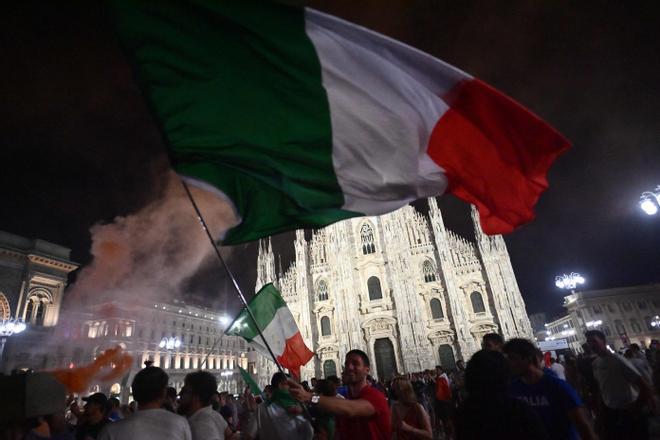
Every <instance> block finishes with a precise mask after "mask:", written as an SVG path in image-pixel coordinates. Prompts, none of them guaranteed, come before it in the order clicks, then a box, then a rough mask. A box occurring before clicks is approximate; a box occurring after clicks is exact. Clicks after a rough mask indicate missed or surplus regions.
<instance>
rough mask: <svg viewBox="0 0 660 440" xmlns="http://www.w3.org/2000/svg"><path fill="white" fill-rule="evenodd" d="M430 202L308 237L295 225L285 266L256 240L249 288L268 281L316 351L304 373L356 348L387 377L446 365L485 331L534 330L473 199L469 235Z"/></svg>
mask: <svg viewBox="0 0 660 440" xmlns="http://www.w3.org/2000/svg"><path fill="white" fill-rule="evenodd" d="M428 204H429V212H428V215H423V214H421V213H420V212H418V211H417V210H416V209H415V208H414V207H412V206H410V205H408V206H406V207H404V208H401V209H399V210H398V211H395V212H392V213H390V214H386V215H383V216H379V217H358V218H354V219H349V220H346V221H343V222H339V223H335V224H333V225H330V226H328V227H326V228H323V229H320V230H318V231H315V232H314V233H313V235H312V237H311V239H306V238H305V233H304V231H302V230H299V231H296V239H295V243H294V247H295V260H294V261H293V262H292V264H291V265H290V267H288V269H286V270H285V271H284V272H279V273H278V271H276V264H275V260H276V255H275V253H274V252H273V249H272V245H271V243H270V241H269V242H267V243H265V242H262V243H260V249H259V256H258V260H257V265H258V268H257V286H256V288H257V289H259V288H260V287H261V286H263V285H264V284H266V283H268V282H273V283H275V285H276V286H277V287H278V288H279V289H280V291H281V292H282V295H283V297H284V299H285V300H286V302H287V304H288V306H289V308H290V309H291V312H292V313H293V316H294V317H295V319H296V322H297V323H298V326H299V328H300V331H301V333H302V335H303V338H304V339H305V342H306V344H307V345H308V346H309V347H310V348H311V349H312V351H314V353H315V356H314V358H313V359H312V361H310V362H309V363H308V364H307V366H306V367H304V368H303V370H302V375H303V377H304V378H310V377H324V376H328V375H331V374H339V373H340V367H341V365H342V363H343V358H344V355H345V354H346V352H347V351H349V350H351V349H355V348H358V349H361V350H364V351H365V352H366V353H367V354H368V355H369V357H370V359H371V363H372V368H371V370H372V374H373V375H374V376H376V377H378V378H382V379H388V378H390V377H392V376H393V375H395V374H397V373H407V372H415V371H420V370H424V369H427V368H433V367H434V366H435V365H443V366H444V367H446V368H449V369H452V368H454V366H455V362H456V361H457V360H458V359H463V360H467V359H469V357H470V356H471V354H472V353H474V352H475V351H477V350H478V349H479V348H480V343H481V337H482V336H483V335H484V334H486V333H490V332H497V333H500V334H502V336H504V338H512V337H526V338H531V337H532V329H531V326H530V323H529V319H528V317H527V312H526V310H525V304H524V302H523V299H522V296H521V294H520V290H519V288H518V284H517V282H516V278H515V275H514V272H513V268H512V266H511V261H510V259H509V254H508V251H507V248H506V245H505V243H504V240H503V238H502V237H501V236H487V235H485V234H484V233H483V232H482V230H481V228H480V226H479V219H478V214H477V212H476V210H475V209H474V208H473V209H472V220H473V223H474V228H475V237H476V243H472V242H469V241H467V240H466V239H464V238H462V237H460V236H458V235H457V234H455V233H453V232H452V231H450V230H448V229H446V228H445V225H444V222H443V219H442V214H441V212H440V210H439V208H438V205H437V202H436V200H435V199H434V198H430V199H428ZM259 373H263V374H268V373H270V372H266V371H263V369H262V370H261V371H260V372H259ZM261 375H262V374H259V376H261ZM263 379H266V377H264V378H263Z"/></svg>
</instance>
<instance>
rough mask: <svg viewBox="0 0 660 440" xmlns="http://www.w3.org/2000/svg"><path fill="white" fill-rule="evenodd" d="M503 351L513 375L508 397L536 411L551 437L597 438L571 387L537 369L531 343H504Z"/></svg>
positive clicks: (517, 340) (512, 341)
mask: <svg viewBox="0 0 660 440" xmlns="http://www.w3.org/2000/svg"><path fill="white" fill-rule="evenodd" d="M503 351H504V354H505V355H506V357H507V359H508V360H509V365H510V366H511V372H512V373H513V375H514V376H515V379H514V380H513V381H512V382H511V385H510V390H509V392H510V394H511V396H512V397H516V398H518V399H520V400H523V401H525V402H526V403H527V404H528V405H530V406H531V407H532V408H533V409H534V411H536V413H537V414H538V415H539V417H540V418H541V420H542V421H543V424H544V425H545V428H546V430H547V431H548V433H549V434H550V438H552V439H556V440H560V439H561V440H564V439H566V440H577V439H580V438H582V439H583V440H590V439H596V438H597V437H596V434H595V433H594V431H593V428H592V426H591V423H590V422H589V419H588V417H587V413H586V412H585V411H584V408H583V404H582V401H581V400H580V398H579V397H578V395H577V393H576V392H575V390H574V389H573V387H571V386H570V385H569V384H568V383H567V382H566V381H563V380H561V379H559V378H557V377H556V376H551V375H548V374H546V373H544V372H543V370H542V369H541V368H540V367H539V364H538V362H537V358H536V352H537V350H536V347H535V346H534V344H532V343H531V342H530V341H528V340H527V339H511V340H509V341H508V342H507V343H506V344H504V349H503ZM578 432H579V436H578Z"/></svg>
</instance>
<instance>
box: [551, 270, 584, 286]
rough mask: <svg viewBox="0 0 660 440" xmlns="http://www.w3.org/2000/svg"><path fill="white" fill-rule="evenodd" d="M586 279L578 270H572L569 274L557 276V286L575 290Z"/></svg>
mask: <svg viewBox="0 0 660 440" xmlns="http://www.w3.org/2000/svg"><path fill="white" fill-rule="evenodd" d="M584 282H585V279H584V277H583V276H582V275H580V274H579V273H576V272H571V273H570V274H569V275H566V274H563V275H559V276H557V277H556V278H555V286H557V287H559V288H560V289H570V290H573V289H575V288H576V287H577V285H578V284H584Z"/></svg>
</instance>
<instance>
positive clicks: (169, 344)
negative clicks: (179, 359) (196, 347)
mask: <svg viewBox="0 0 660 440" xmlns="http://www.w3.org/2000/svg"><path fill="white" fill-rule="evenodd" d="M158 347H160V348H164V349H165V350H167V352H168V356H167V357H168V358H169V361H170V368H174V365H172V364H173V361H174V359H173V358H171V357H170V355H169V352H171V351H172V350H177V349H178V348H179V347H181V340H180V339H179V338H177V337H170V338H167V337H165V338H163V339H161V340H160V343H159V344H158Z"/></svg>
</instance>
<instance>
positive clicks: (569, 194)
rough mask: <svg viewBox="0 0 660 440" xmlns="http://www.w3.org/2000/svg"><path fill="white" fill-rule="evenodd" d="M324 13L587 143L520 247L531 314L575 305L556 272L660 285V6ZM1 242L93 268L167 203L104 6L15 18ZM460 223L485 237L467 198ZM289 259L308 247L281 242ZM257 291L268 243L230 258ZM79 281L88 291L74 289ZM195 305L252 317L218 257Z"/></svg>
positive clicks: (451, 214)
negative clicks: (104, 238)
mask: <svg viewBox="0 0 660 440" xmlns="http://www.w3.org/2000/svg"><path fill="white" fill-rule="evenodd" d="M310 4H312V5H313V6H315V7H318V8H319V9H322V10H325V11H328V12H330V13H333V14H335V15H338V16H340V17H343V18H346V19H348V20H350V21H353V22H356V23H359V24H362V25H364V26H367V27H369V28H372V29H374V30H377V31H379V32H382V33H384V34H386V35H389V36H391V37H393V38H396V39H399V40H401V41H404V42H406V43H408V44H410V45H412V46H414V47H417V48H419V49H421V50H424V51H426V52H429V53H431V54H432V55H434V56H436V57H438V58H441V59H443V60H445V61H447V62H449V63H451V64H454V65H456V66H457V67H459V68H461V69H463V70H465V71H467V72H469V73H471V74H473V75H474V76H476V77H479V78H480V79H482V80H484V81H486V82H487V83H490V84H491V85H493V86H495V87H496V88H498V89H500V90H502V91H503V92H505V93H507V94H509V95H510V96H512V97H513V98H515V99H516V100H518V101H520V102H521V103H522V104H524V105H525V106H527V107H528V108H530V109H531V110H533V111H534V112H536V113H537V114H539V115H540V116H541V117H543V118H544V119H545V120H547V121H548V122H549V123H550V124H552V125H553V126H555V127H556V128H557V129H558V130H559V131H560V132H562V133H563V134H564V135H565V136H566V137H568V138H569V139H570V140H571V141H572V142H573V145H574V146H573V148H572V149H571V150H569V152H567V153H566V154H565V155H563V156H562V157H561V158H560V159H559V160H558V162H557V163H556V164H555V166H554V167H553V169H552V170H551V172H550V175H549V181H550V189H549V190H548V191H547V192H546V193H545V194H544V195H543V196H542V197H541V200H540V202H539V204H538V206H537V219H536V220H535V221H534V222H533V223H531V224H529V225H526V226H524V227H522V228H520V229H519V230H517V231H516V232H514V233H512V234H510V235H509V236H507V237H506V242H507V245H508V247H509V252H510V254H511V259H512V262H513V267H514V269H515V271H516V274H517V277H518V282H519V284H520V288H521V291H522V292H523V296H524V298H525V300H526V303H527V308H528V311H529V312H530V313H533V312H539V311H545V312H548V313H549V314H551V315H552V314H554V313H558V312H560V310H561V302H562V301H561V296H562V292H559V291H558V290H557V289H556V288H555V287H554V277H555V275H557V274H560V273H565V272H570V271H577V272H580V273H581V274H583V275H584V276H585V277H586V279H587V286H586V287H587V288H606V287H614V286H624V285H631V284H643V283H649V282H657V281H660V216H656V217H649V216H646V215H645V214H644V213H643V212H642V211H640V210H639V208H638V204H637V201H638V198H639V195H640V193H641V192H642V191H644V190H649V189H653V188H654V187H655V186H656V185H658V184H660V81H659V80H658V79H659V78H660V31H659V30H660V18H659V17H660V14H659V13H658V12H660V8H658V6H656V5H657V3H656V2H635V3H612V2H610V3H608V4H607V6H605V4H596V3H591V2H569V1H557V0H547V1H521V0H512V1H506V2H504V1H501V2H493V1H489V0H482V1H479V0H475V1H465V2H451V1H439V0H428V1H409V0H407V1H391V2H381V1H363V2H354V1H325V2H323V1H318V2H311V3H310ZM0 33H2V38H1V40H0V41H2V53H3V63H2V64H3V67H2V69H0V71H1V73H0V115H2V117H1V118H0V201H1V204H0V206H1V207H2V209H1V210H0V230H5V231H8V232H12V233H15V234H19V235H23V236H27V237H35V238H43V239H45V240H49V241H53V242H55V243H59V244H62V245H65V246H68V247H71V248H72V251H73V252H72V258H73V259H74V260H76V261H78V262H80V263H82V264H88V263H90V261H91V254H90V246H91V243H92V240H91V235H90V232H89V230H90V227H92V226H93V225H94V224H96V223H111V222H112V221H113V219H114V218H115V217H116V216H126V215H130V214H132V213H134V212H136V211H139V210H140V209H141V208H142V207H144V206H145V205H147V204H149V203H151V202H153V201H154V200H157V199H158V198H159V197H161V196H162V195H163V193H164V191H165V189H164V186H165V183H164V182H165V180H166V178H165V175H166V173H165V171H166V170H167V168H168V162H167V157H166V149H165V147H164V142H163V141H162V139H161V137H160V134H159V132H158V129H157V126H156V124H155V123H154V121H153V119H152V117H151V115H150V113H149V111H148V109H147V106H146V104H145V103H144V101H143V100H142V98H141V96H140V94H139V90H138V89H137V87H136V86H135V84H134V82H133V80H132V77H131V71H130V67H129V66H128V64H127V62H126V60H125V58H124V56H123V54H122V52H121V50H120V48H119V46H118V44H117V42H116V41H115V40H114V37H113V35H112V32H111V26H110V23H109V21H108V19H107V17H106V15H105V14H104V12H103V8H102V6H100V5H98V4H93V3H90V2H77V3H75V2H65V4H57V6H55V5H54V4H51V3H49V2H43V3H41V2H39V3H37V2H25V3H21V4H20V5H18V6H16V5H14V6H11V7H10V8H8V9H5V10H4V11H3V14H2V17H1V18H0ZM441 207H443V208H444V211H443V212H444V215H445V217H446V222H447V224H448V226H449V227H450V228H452V229H454V230H456V231H457V232H459V233H461V234H462V235H465V236H467V237H469V236H470V234H471V225H470V223H469V215H468V209H467V207H466V205H464V204H463V203H462V202H460V201H458V200H455V199H452V198H451V197H445V198H443V200H442V202H441ZM273 242H274V245H275V247H276V248H278V249H281V250H282V252H283V254H284V258H283V262H284V263H285V264H286V261H287V257H288V256H290V255H291V252H292V245H291V235H290V234H282V235H280V236H277V237H274V238H273ZM226 253H227V255H228V258H229V260H230V264H231V267H232V268H234V270H235V272H236V275H237V277H238V279H239V282H240V283H241V285H242V286H243V288H244V289H245V290H246V291H248V292H251V291H252V289H253V287H254V278H255V264H256V246H255V245H242V246H238V247H237V248H236V249H233V250H231V251H228V252H226ZM72 281H75V277H74V279H73V280H72ZM183 290H184V291H185V292H186V299H188V300H190V301H199V300H203V301H208V302H211V303H213V304H214V305H215V306H219V307H226V308H227V309H228V310H230V311H231V310H234V309H235V308H236V301H235V298H234V296H233V295H232V294H231V292H230V291H229V285H228V282H227V279H226V277H225V276H223V275H222V274H221V273H219V269H218V267H217V264H216V262H215V261H214V260H212V259H207V260H206V261H205V262H204V263H203V264H201V265H200V266H199V269H198V270H197V273H196V274H195V275H193V276H192V277H190V278H189V279H187V280H186V281H185V282H184V284H183Z"/></svg>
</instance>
